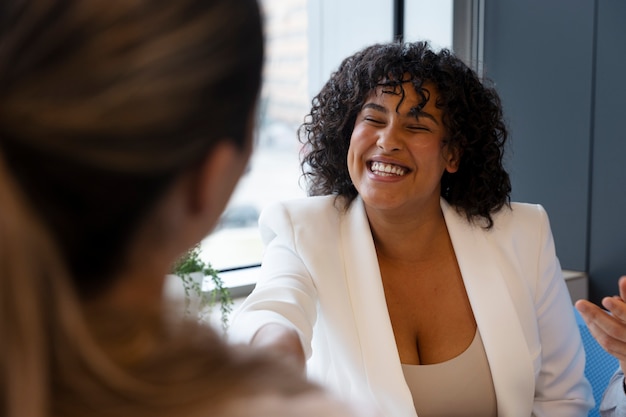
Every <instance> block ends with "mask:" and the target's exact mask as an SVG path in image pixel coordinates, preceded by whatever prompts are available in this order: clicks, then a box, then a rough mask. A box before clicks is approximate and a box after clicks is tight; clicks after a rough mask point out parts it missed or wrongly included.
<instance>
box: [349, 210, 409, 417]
mask: <svg viewBox="0 0 626 417" xmlns="http://www.w3.org/2000/svg"><path fill="white" fill-rule="evenodd" d="M341 240H342V243H341V244H342V248H343V251H344V254H345V257H344V259H345V264H344V267H345V272H346V277H347V285H348V292H349V294H350V302H351V304H352V310H353V313H354V318H355V322H356V325H357V332H358V333H357V334H358V337H359V339H360V341H361V343H360V348H361V352H360V354H361V355H362V357H363V364H364V365H363V366H364V367H365V373H366V375H367V379H368V383H369V386H370V388H371V394H372V397H373V398H375V400H376V402H377V403H378V404H379V405H380V406H381V409H382V410H394V412H393V414H392V415H394V416H416V415H417V414H416V412H415V406H414V405H413V399H412V396H411V392H410V390H409V388H408V386H407V384H406V380H405V379H404V373H403V371H402V365H401V363H400V357H399V355H398V349H397V347H396V343H395V337H394V334H393V329H392V327H391V320H390V318H389V312H388V310H387V303H386V300H385V294H384V290H383V285H382V280H381V276H380V268H379V266H378V259H377V256H376V249H375V247H374V241H373V239H372V234H371V231H370V227H369V222H368V220H367V215H366V214H365V209H364V207H363V203H362V201H361V199H360V198H357V199H356V200H355V201H354V202H353V203H352V205H351V206H350V209H349V211H348V213H347V214H346V216H345V217H344V221H343V222H342V225H341ZM355 354H358V353H355Z"/></svg>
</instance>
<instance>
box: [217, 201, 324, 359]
mask: <svg viewBox="0 0 626 417" xmlns="http://www.w3.org/2000/svg"><path fill="white" fill-rule="evenodd" d="M295 227H298V225H294V222H293V220H292V218H291V215H290V213H289V211H287V209H286V208H285V206H284V205H282V203H276V204H274V205H271V206H269V207H268V208H266V209H265V210H264V211H263V212H262V213H261V216H260V218H259V230H260V233H261V238H262V241H263V243H264V244H265V252H264V255H263V263H262V266H261V268H260V276H259V279H258V280H257V283H256V286H255V288H254V290H253V291H252V293H251V294H250V295H249V296H248V297H247V298H246V300H245V301H244V302H243V304H242V305H241V306H240V308H239V309H237V311H236V312H235V314H234V316H233V320H232V324H231V326H230V329H229V332H228V333H229V339H230V340H231V341H232V342H235V343H249V342H250V341H251V339H252V337H253V336H254V334H255V333H256V331H257V330H258V329H259V328H260V327H262V326H263V325H265V324H269V323H276V324H282V325H284V326H287V327H289V328H292V329H295V330H296V331H297V332H298V334H299V336H300V340H301V342H302V346H303V348H304V352H305V355H306V357H307V359H308V358H309V357H310V356H311V353H312V351H311V340H312V337H313V326H314V325H315V321H316V319H317V290H316V288H315V284H314V282H313V279H312V277H311V274H310V273H309V270H308V269H307V267H306V265H305V263H304V261H303V259H302V258H301V257H300V254H299V253H298V250H299V249H298V245H297V242H296V237H295V236H296V233H295V230H294V229H295Z"/></svg>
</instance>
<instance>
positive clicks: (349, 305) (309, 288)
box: [231, 43, 593, 417]
mask: <svg viewBox="0 0 626 417" xmlns="http://www.w3.org/2000/svg"><path fill="white" fill-rule="evenodd" d="M300 137H301V141H302V142H303V143H304V145H305V148H304V149H305V151H306V153H305V156H304V159H303V161H302V167H303V170H304V175H305V177H306V178H307V179H308V190H309V194H310V197H308V198H305V199H299V200H294V201H287V202H283V203H278V204H275V205H274V206H272V207H270V208H267V209H266V211H265V212H264V213H263V214H262V216H261V219H260V227H261V233H262V237H263V239H264V242H265V244H266V245H267V249H266V253H265V256H264V259H263V265H262V274H261V277H260V279H259V281H258V283H257V285H256V288H255V290H254V291H253V293H252V294H251V295H250V296H249V298H248V299H247V300H246V301H245V303H244V304H243V306H242V307H241V309H240V310H239V312H238V314H237V315H236V316H235V318H234V322H233V327H232V329H231V336H232V337H233V339H234V340H237V341H240V342H246V343H251V344H253V345H256V346H259V347H264V348H268V349H278V350H282V351H284V352H285V355H286V356H290V357H292V358H293V361H294V363H296V364H298V365H299V366H300V367H301V369H303V370H304V369H305V367H306V369H307V372H308V374H309V375H310V377H311V378H313V379H315V380H317V381H321V382H322V383H323V384H325V385H326V386H328V387H330V388H332V389H333V390H334V391H335V392H337V393H339V394H340V395H342V396H344V397H345V398H352V399H359V400H364V399H369V400H370V401H373V402H374V403H376V404H377V406H378V407H379V409H380V410H381V411H382V414H384V415H389V416H415V415H419V416H420V417H428V416H439V415H446V416H477V415H480V416H485V417H486V416H506V417H512V416H519V417H528V416H531V415H533V416H580V417H582V416H586V415H587V411H588V410H589V409H590V408H591V406H592V403H593V399H592V396H591V390H590V386H589V384H588V382H587V380H586V379H585V377H584V375H583V371H584V360H585V359H584V351H583V347H582V344H581V340H580V336H579V333H578V330H577V326H576V322H575V318H574V315H573V311H572V306H571V301H570V298H569V295H568V292H567V288H566V286H565V282H564V280H563V277H562V275H561V268H560V265H559V262H558V259H557V257H556V253H555V247H554V242H553V238H552V234H551V231H550V225H549V221H548V217H547V214H546V212H545V211H544V209H543V208H542V207H541V206H539V205H531V204H522V203H511V202H510V197H509V195H510V191H511V186H510V181H509V176H508V174H507V173H506V171H505V170H504V168H503V164H502V158H503V154H504V145H505V142H506V138H507V131H506V127H505V124H504V122H503V115H502V109H501V104H500V99H499V97H498V95H497V93H496V92H495V91H494V90H493V89H492V88H490V87H489V86H487V85H485V84H484V83H482V82H481V81H480V79H479V78H478V76H477V75H476V74H475V73H474V72H473V71H472V70H471V69H469V68H468V67H467V66H466V65H465V64H463V63H462V62H461V61H460V60H459V59H458V58H456V57H455V56H454V55H452V54H451V53H449V52H448V51H447V50H442V51H439V52H435V51H433V50H431V49H430V47H429V45H428V44H426V43H412V44H400V43H390V44H380V45H373V46H371V47H367V48H365V49H363V50H362V51H360V52H358V53H356V54H355V55H353V56H351V57H349V58H347V59H345V60H344V61H343V63H342V64H341V66H340V67H339V69H338V70H337V71H336V72H335V73H334V74H333V75H332V76H331V78H330V80H329V81H328V82H327V83H326V85H325V86H324V87H323V89H322V90H321V92H320V93H319V94H318V95H317V96H316V97H315V99H314V100H313V107H312V109H311V113H310V115H309V117H308V119H307V120H306V122H305V123H304V124H303V126H302V127H301V130H300Z"/></svg>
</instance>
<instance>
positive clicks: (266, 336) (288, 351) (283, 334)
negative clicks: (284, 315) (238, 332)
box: [251, 323, 306, 374]
mask: <svg viewBox="0 0 626 417" xmlns="http://www.w3.org/2000/svg"><path fill="white" fill-rule="evenodd" d="M251 344H252V346H255V347H258V348H260V349H270V350H272V351H273V352H275V353H278V354H279V355H283V356H284V357H285V359H286V360H288V361H292V362H293V364H294V365H295V366H297V367H298V369H300V370H301V371H302V373H303V374H304V373H305V370H306V358H305V355H304V349H303V348H302V344H301V343H300V338H299V337H298V333H297V332H296V331H295V330H293V329H290V328H288V327H286V326H283V325H282V324H274V323H270V324H266V325H264V326H263V327H261V328H260V329H259V330H258V331H257V332H256V333H255V335H254V337H253V338H252V341H251Z"/></svg>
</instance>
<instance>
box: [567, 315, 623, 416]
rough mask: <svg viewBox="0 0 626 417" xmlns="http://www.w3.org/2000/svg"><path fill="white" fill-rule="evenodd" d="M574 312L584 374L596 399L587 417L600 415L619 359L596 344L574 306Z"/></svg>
mask: <svg viewBox="0 0 626 417" xmlns="http://www.w3.org/2000/svg"><path fill="white" fill-rule="evenodd" d="M574 314H575V315H576V322H577V323H578V329H579V330H580V336H581V338H582V341H583V346H584V348H585V355H586V362H585V376H586V377H587V379H588V380H589V383H590V384H591V388H592V390H593V399H594V400H595V401H596V405H595V406H594V407H593V408H592V409H591V411H589V417H600V411H599V408H600V401H601V400H602V395H603V394H604V390H605V389H606V387H607V385H608V383H609V380H610V379H611V377H612V376H613V374H614V373H615V370H616V369H617V368H619V361H618V360H617V359H616V358H615V357H614V356H612V355H610V354H609V353H607V352H606V351H605V350H604V349H603V348H602V346H600V345H599V344H598V342H597V341H596V339H594V337H593V336H592V335H591V333H590V332H589V329H588V328H587V324H586V323H585V321H584V320H583V318H582V317H581V315H580V313H579V312H578V310H576V309H575V308H574Z"/></svg>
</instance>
